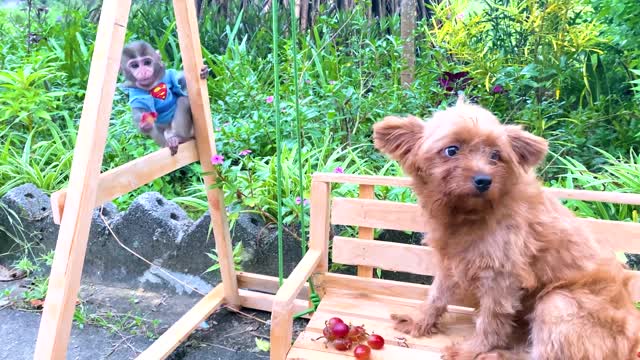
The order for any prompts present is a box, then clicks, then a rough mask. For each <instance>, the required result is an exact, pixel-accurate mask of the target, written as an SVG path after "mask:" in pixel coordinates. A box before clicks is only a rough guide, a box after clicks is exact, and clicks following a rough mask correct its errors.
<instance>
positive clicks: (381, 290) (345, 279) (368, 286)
mask: <svg viewBox="0 0 640 360" xmlns="http://www.w3.org/2000/svg"><path fill="white" fill-rule="evenodd" d="M313 284H314V285H315V287H316V290H318V291H322V292H325V291H326V290H327V289H345V290H350V291H353V292H354V293H363V294H371V295H384V296H399V295H401V296H402V297H403V298H406V299H409V300H418V301H422V300H425V299H426V298H427V295H428V294H429V285H422V284H413V283H408V282H403V281H394V280H386V279H377V278H361V277H357V276H353V275H344V274H333V273H319V274H315V275H313Z"/></svg>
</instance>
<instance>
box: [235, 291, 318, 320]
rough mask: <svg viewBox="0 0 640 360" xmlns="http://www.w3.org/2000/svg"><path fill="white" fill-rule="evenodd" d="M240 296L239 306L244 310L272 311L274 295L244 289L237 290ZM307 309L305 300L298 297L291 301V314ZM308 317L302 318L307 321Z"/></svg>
mask: <svg viewBox="0 0 640 360" xmlns="http://www.w3.org/2000/svg"><path fill="white" fill-rule="evenodd" d="M238 293H239V294H240V305H241V306H242V307H245V308H249V309H254V310H260V311H267V312H270V311H271V310H272V309H273V301H274V299H275V297H276V296H275V295H272V294H265V293H261V292H257V291H250V290H244V289H238ZM308 308H309V306H308V302H307V300H306V299H300V298H299V297H298V298H296V299H294V300H293V313H294V314H295V313H299V312H302V311H304V310H307V309H308ZM309 317H310V316H303V318H305V319H308V318H309Z"/></svg>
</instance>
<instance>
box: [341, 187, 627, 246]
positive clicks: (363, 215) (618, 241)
mask: <svg viewBox="0 0 640 360" xmlns="http://www.w3.org/2000/svg"><path fill="white" fill-rule="evenodd" d="M425 218H426V216H425V215H424V214H423V212H422V209H420V207H419V206H418V205H416V204H407V203H399V202H393V201H383V200H363V199H351V198H334V199H333V201H332V211H331V223H332V224H335V225H352V226H366V227H371V228H376V229H390V230H407V231H417V232H428V231H429V229H428V228H427V226H426V224H425V221H424V219H425ZM578 222H579V224H580V225H583V226H584V227H585V228H586V229H588V231H589V232H590V233H591V234H593V236H594V238H595V239H596V240H598V241H599V242H601V243H603V244H609V245H610V246H611V247H612V248H613V249H614V250H615V251H626V252H629V253H640V224H639V223H632V222H623V221H610V220H597V219H585V218H581V219H578Z"/></svg>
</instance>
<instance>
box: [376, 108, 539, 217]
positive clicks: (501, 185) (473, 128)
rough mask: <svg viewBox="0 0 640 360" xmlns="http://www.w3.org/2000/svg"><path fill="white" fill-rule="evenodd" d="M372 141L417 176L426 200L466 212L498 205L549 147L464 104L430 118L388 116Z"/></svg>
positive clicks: (478, 213) (476, 213) (477, 212)
mask: <svg viewBox="0 0 640 360" xmlns="http://www.w3.org/2000/svg"><path fill="white" fill-rule="evenodd" d="M374 143H375V146H376V148H378V149H379V150H380V151H382V152H383V153H386V154H388V155H389V156H390V157H391V158H393V159H395V160H397V161H399V162H400V164H401V165H402V167H403V169H404V171H405V172H406V173H407V174H409V175H410V176H411V177H413V179H414V182H415V184H416V186H419V187H420V192H421V193H420V194H419V195H421V196H422V197H423V200H425V201H427V202H429V203H432V204H436V203H437V204H439V205H442V206H445V207H446V208H448V209H450V210H451V209H453V210H456V212H457V213H458V214H459V215H463V216H464V215H468V216H482V213H483V211H486V210H488V209H489V208H491V207H493V206H495V205H496V203H497V202H498V201H499V200H500V199H502V198H503V197H504V196H507V194H508V193H509V191H510V190H511V189H512V188H513V187H514V185H516V184H517V182H518V181H519V179H520V178H521V177H522V176H525V174H527V173H529V170H531V168H533V167H534V166H535V165H537V164H538V163H539V162H540V161H541V160H542V159H543V158H544V156H545V154H546V151H547V142H546V141H545V140H544V139H542V138H539V137H536V136H534V135H532V134H530V133H528V132H526V131H524V130H522V129H521V128H520V127H518V126H505V125H502V124H500V122H499V121H498V119H497V118H496V117H495V116H494V115H493V114H492V113H490V112H489V111H487V110H485V109H484V108H482V107H480V106H476V105H471V104H466V103H464V102H460V103H459V104H458V105H456V106H455V107H451V108H449V109H447V110H444V111H440V112H437V113H435V114H434V115H433V117H432V119H431V120H429V121H428V122H423V121H422V120H420V119H418V118H415V117H409V118H397V117H386V118H385V119H384V120H383V121H381V122H379V123H377V124H375V125H374ZM424 198H427V199H424Z"/></svg>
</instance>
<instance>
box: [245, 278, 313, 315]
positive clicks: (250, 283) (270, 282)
mask: <svg viewBox="0 0 640 360" xmlns="http://www.w3.org/2000/svg"><path fill="white" fill-rule="evenodd" d="M237 278H238V287H239V288H245V289H249V290H255V291H260V292H267V293H269V294H275V293H276V292H278V289H279V288H280V284H278V278H277V277H275V276H269V275H262V274H254V273H248V272H243V271H239V272H238V273H237ZM285 281H286V280H285ZM298 299H309V284H307V283H305V284H304V286H303V287H302V289H300V293H298ZM267 311H271V307H269V310H267Z"/></svg>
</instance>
